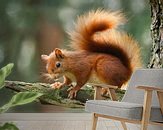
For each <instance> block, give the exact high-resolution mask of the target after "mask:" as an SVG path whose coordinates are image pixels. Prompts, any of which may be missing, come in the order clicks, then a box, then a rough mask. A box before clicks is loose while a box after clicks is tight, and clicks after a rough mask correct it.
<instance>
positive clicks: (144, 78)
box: [122, 69, 163, 106]
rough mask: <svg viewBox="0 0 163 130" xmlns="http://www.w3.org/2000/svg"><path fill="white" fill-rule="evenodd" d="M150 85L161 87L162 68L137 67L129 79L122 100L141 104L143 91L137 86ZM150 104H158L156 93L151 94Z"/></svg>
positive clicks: (162, 78) (162, 81) (162, 85)
mask: <svg viewBox="0 0 163 130" xmlns="http://www.w3.org/2000/svg"><path fill="white" fill-rule="evenodd" d="M143 85H144V86H151V87H159V88H163V69H138V70H136V71H135V72H134V73H133V74H132V76H131V79H130V81H129V84H128V89H127V91H126V93H125V96H124V98H123V99H122V101H124V102H132V103H139V104H143V101H144V91H143V90H140V89H137V88H136V87H137V86H143ZM152 106H159V102H158V97H157V95H156V93H154V94H153V98H152Z"/></svg>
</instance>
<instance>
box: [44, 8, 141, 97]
mask: <svg viewBox="0 0 163 130" xmlns="http://www.w3.org/2000/svg"><path fill="white" fill-rule="evenodd" d="M124 22H125V18H124V17H123V14H122V13H120V12H107V11H103V10H97V11H92V12H89V13H88V14H86V15H84V16H81V17H79V18H78V20H77V23H76V25H75V30H74V31H73V32H71V33H70V37H71V47H72V48H73V49H75V51H66V50H60V49H55V50H54V51H53V52H52V53H51V54H50V55H49V56H46V55H43V56H42V59H44V61H46V62H47V66H46V68H47V71H48V73H50V74H51V75H52V77H54V78H59V77H62V76H64V77H65V82H64V84H66V85H67V84H70V83H71V82H72V81H75V82H76V86H75V87H74V88H73V89H72V90H71V91H70V94H71V96H74V95H75V93H76V92H77V91H78V90H79V89H80V88H81V87H82V86H83V85H84V84H85V83H87V82H92V83H94V82H95V83H106V84H111V85H116V86H119V87H121V86H122V85H123V84H124V83H126V82H127V81H128V79H129V78H130V76H131V74H132V72H133V71H134V69H136V68H137V67H140V66H141V60H140V49H139V46H138V44H137V42H136V41H135V40H133V38H131V37H130V36H128V35H127V34H126V33H125V32H119V31H117V30H116V27H117V26H118V25H119V24H122V23H124ZM58 66H59V67H58Z"/></svg>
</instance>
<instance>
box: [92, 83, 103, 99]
mask: <svg viewBox="0 0 163 130" xmlns="http://www.w3.org/2000/svg"><path fill="white" fill-rule="evenodd" d="M94 89H95V94H94V100H101V99H102V96H101V89H102V88H101V87H99V86H94Z"/></svg>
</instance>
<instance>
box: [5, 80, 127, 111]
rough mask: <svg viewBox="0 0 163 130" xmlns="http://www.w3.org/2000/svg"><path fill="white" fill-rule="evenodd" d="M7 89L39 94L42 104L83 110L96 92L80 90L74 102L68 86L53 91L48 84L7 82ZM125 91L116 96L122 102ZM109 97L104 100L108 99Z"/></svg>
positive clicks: (89, 88)
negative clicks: (70, 96)
mask: <svg viewBox="0 0 163 130" xmlns="http://www.w3.org/2000/svg"><path fill="white" fill-rule="evenodd" d="M5 87H6V88H8V89H11V90H13V91H16V92H24V91H28V92H39V93H42V94H43V96H41V97H40V98H39V102H41V103H42V104H51V105H58V106H64V107H71V108H82V107H84V104H85V102H86V101H87V100H90V99H93V98H94V90H93V89H92V88H91V87H84V88H83V89H81V90H79V91H78V93H77V96H76V98H75V99H74V100H70V99H68V98H67V97H68V92H67V90H68V88H69V87H68V86H65V87H63V88H61V89H53V88H51V87H50V84H46V83H26V82H20V81H5ZM124 93H125V91H123V90H120V89H117V90H116V95H117V98H118V100H121V99H122V97H123V95H124ZM108 98H109V97H108V95H105V96H104V99H108Z"/></svg>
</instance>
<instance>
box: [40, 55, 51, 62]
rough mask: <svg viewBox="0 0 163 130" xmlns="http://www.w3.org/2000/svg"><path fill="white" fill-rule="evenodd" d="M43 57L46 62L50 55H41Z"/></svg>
mask: <svg viewBox="0 0 163 130" xmlns="http://www.w3.org/2000/svg"><path fill="white" fill-rule="evenodd" d="M41 59H42V60H43V61H45V62H47V60H48V59H49V56H48V55H41Z"/></svg>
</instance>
